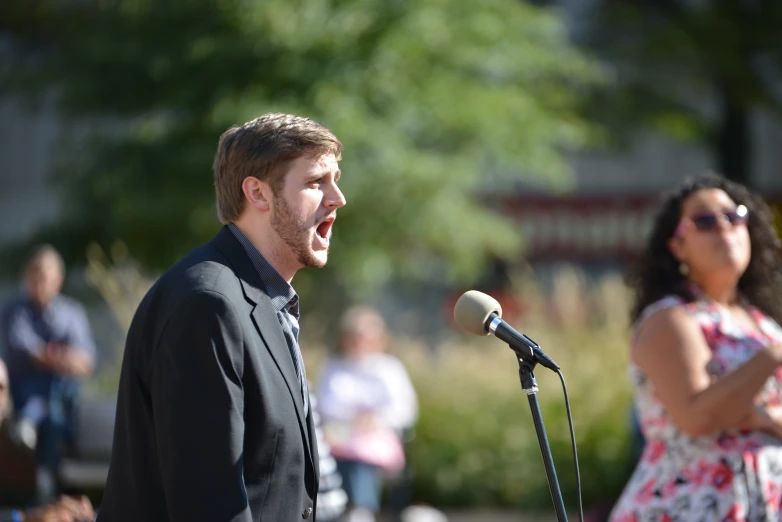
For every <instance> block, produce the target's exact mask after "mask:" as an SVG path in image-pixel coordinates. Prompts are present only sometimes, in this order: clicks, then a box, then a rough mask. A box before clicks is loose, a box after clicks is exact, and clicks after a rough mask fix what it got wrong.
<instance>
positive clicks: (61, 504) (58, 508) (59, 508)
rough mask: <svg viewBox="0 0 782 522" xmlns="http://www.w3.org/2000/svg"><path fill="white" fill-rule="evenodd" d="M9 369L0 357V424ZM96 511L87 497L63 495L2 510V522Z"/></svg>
mask: <svg viewBox="0 0 782 522" xmlns="http://www.w3.org/2000/svg"><path fill="white" fill-rule="evenodd" d="M8 389H9V380H8V371H7V369H6V367H5V364H4V363H3V360H2V359H0V426H2V425H3V420H4V419H5V414H6V412H7V411H8V403H9V393H8ZM94 519H95V513H94V512H93V510H92V505H91V504H90V501H89V500H88V499H87V498H86V497H82V498H80V499H74V498H70V497H62V498H60V500H59V501H57V502H55V503H52V504H49V505H46V506H42V507H40V508H35V509H32V510H26V511H17V510H14V511H8V512H3V511H2V510H0V522H81V521H86V520H94Z"/></svg>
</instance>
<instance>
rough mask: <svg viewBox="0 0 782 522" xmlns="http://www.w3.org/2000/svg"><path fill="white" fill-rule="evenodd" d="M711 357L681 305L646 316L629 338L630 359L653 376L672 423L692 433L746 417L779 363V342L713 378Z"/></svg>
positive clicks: (781, 355) (732, 424) (781, 360)
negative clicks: (708, 369) (709, 368)
mask: <svg viewBox="0 0 782 522" xmlns="http://www.w3.org/2000/svg"><path fill="white" fill-rule="evenodd" d="M711 358H712V355H711V350H710V349H709V346H708V344H707V343H706V340H705V338H704V336H703V332H702V331H701V328H700V326H699V325H698V324H697V323H696V322H695V320H694V319H693V318H692V317H691V316H690V314H688V313H687V311H686V310H684V309H683V308H681V307H676V308H669V309H665V310H661V311H660V312H657V313H656V314H654V315H652V316H651V317H649V319H647V320H646V321H645V322H644V323H643V325H642V326H641V329H640V331H639V332H638V335H637V337H636V339H635V342H634V343H633V348H632V359H633V362H634V363H635V364H636V365H637V366H638V367H639V368H640V369H641V370H642V371H643V372H644V374H645V375H646V377H647V378H648V379H649V380H650V381H651V383H652V386H653V388H654V392H655V395H656V396H657V398H658V399H659V400H660V402H662V404H663V406H664V407H665V409H666V411H667V412H668V414H669V415H670V416H671V418H672V419H673V422H674V423H676V425H677V426H678V427H679V429H681V430H682V431H683V432H685V433H687V434H688V435H691V436H693V437H697V436H703V435H708V434H711V433H715V432H718V431H721V430H724V429H726V428H732V427H739V426H741V425H742V424H743V423H745V422H746V421H747V418H748V415H750V414H751V413H752V411H753V408H754V407H755V405H754V400H755V397H756V395H757V394H758V392H759V391H760V389H761V387H762V386H763V385H764V384H765V382H766V380H767V379H768V378H769V377H770V376H771V374H772V373H773V372H774V371H775V369H776V368H777V366H778V365H779V364H780V363H782V347H780V346H772V347H769V348H766V349H763V350H761V351H759V352H758V353H757V354H755V355H754V356H753V357H752V358H751V359H750V360H748V361H747V362H746V363H745V364H743V365H742V366H741V367H739V368H737V369H736V370H734V371H732V372H731V373H728V374H726V375H723V376H721V377H720V378H719V379H716V380H715V379H713V378H712V376H711V375H709V373H708V371H707V369H706V367H707V364H708V363H709V361H710V360H711Z"/></svg>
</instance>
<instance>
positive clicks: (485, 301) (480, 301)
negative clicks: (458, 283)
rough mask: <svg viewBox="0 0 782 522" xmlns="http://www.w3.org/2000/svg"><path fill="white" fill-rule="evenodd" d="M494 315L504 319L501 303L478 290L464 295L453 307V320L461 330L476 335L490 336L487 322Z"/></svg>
mask: <svg viewBox="0 0 782 522" xmlns="http://www.w3.org/2000/svg"><path fill="white" fill-rule="evenodd" d="M492 313H495V314H497V315H498V316H500V317H502V307H501V306H500V303H498V302H497V300H496V299H494V298H493V297H491V296H488V295H486V294H484V293H483V292H479V291H477V290H469V291H467V292H465V293H463V294H462V296H461V297H460V298H459V300H458V301H456V305H455V306H454V307H453V318H454V319H455V320H456V324H458V325H459V328H461V329H462V330H465V331H467V332H470V333H471V334H475V335H489V332H488V331H487V330H486V320H487V319H488V318H489V316H490V315H491V314H492Z"/></svg>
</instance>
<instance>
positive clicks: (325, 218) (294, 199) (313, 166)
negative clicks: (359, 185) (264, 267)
mask: <svg viewBox="0 0 782 522" xmlns="http://www.w3.org/2000/svg"><path fill="white" fill-rule="evenodd" d="M339 177H340V171H339V165H338V164H337V159H336V157H335V156H334V154H331V153H329V154H324V155H321V156H302V157H300V158H297V159H295V160H293V161H292V162H291V163H290V165H289V167H288V172H287V174H286V176H285V181H284V185H283V187H282V189H280V190H279V191H278V193H276V194H275V195H274V202H273V213H272V218H271V225H272V228H273V229H274V231H275V232H276V234H277V235H278V236H279V237H280V239H282V241H283V242H284V243H285V244H286V245H287V246H288V248H289V249H290V253H291V254H293V257H294V258H295V260H296V262H297V264H298V265H299V266H300V267H301V268H320V267H322V266H324V265H325V264H326V261H327V259H328V254H329V240H330V238H331V228H332V224H333V223H334V220H335V219H336V217H337V209H338V208H340V207H343V206H345V203H346V202H345V196H343V195H342V192H341V191H340V190H339V187H338V186H337V182H338V181H339Z"/></svg>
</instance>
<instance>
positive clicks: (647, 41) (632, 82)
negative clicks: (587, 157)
mask: <svg viewBox="0 0 782 522" xmlns="http://www.w3.org/2000/svg"><path fill="white" fill-rule="evenodd" d="M590 14H591V16H588V17H585V18H584V19H583V20H581V23H582V24H583V31H582V34H583V38H584V41H585V42H586V43H587V44H588V45H590V46H591V47H592V48H593V49H595V50H597V51H598V53H599V55H600V56H602V57H603V58H604V59H606V61H607V62H608V63H609V64H611V65H612V66H613V67H614V71H615V80H616V81H614V82H610V83H609V84H608V85H610V88H609V89H606V90H605V91H603V93H602V97H601V98H600V100H599V101H598V103H597V104H596V105H595V107H596V110H595V111H594V115H595V116H596V117H598V118H600V119H601V120H602V121H604V122H607V123H609V124H611V126H613V128H615V129H616V128H626V127H627V125H628V124H629V125H630V126H633V127H637V126H638V124H639V123H641V124H644V125H648V126H650V127H651V128H654V129H656V130H660V131H663V132H664V133H666V134H668V135H671V136H673V137H676V138H679V139H687V140H690V139H694V140H698V141H703V142H705V143H706V144H707V145H708V146H709V148H710V149H711V150H712V156H713V162H714V165H715V167H717V168H718V169H719V170H721V171H722V172H723V173H724V174H725V175H727V176H729V177H731V178H733V179H735V180H737V181H740V182H744V183H746V182H748V181H749V175H750V172H751V170H752V132H751V121H750V117H751V115H752V112H753V111H754V110H755V109H758V108H763V109H766V110H770V111H774V112H779V111H780V110H782V38H781V37H780V34H782V33H780V27H782V3H780V2H777V1H775V0H754V1H747V0H643V1H637V0H597V1H596V2H594V3H593V4H592V8H591V12H590ZM619 135H620V136H621V135H623V133H619Z"/></svg>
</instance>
